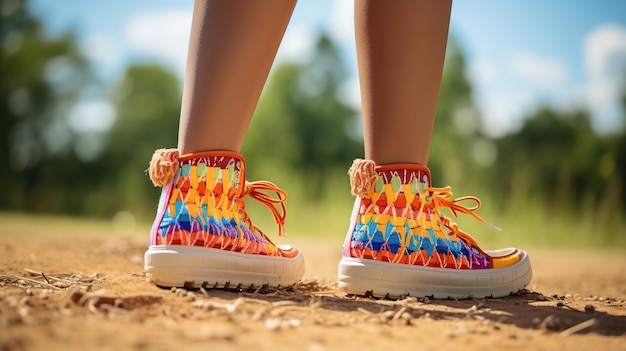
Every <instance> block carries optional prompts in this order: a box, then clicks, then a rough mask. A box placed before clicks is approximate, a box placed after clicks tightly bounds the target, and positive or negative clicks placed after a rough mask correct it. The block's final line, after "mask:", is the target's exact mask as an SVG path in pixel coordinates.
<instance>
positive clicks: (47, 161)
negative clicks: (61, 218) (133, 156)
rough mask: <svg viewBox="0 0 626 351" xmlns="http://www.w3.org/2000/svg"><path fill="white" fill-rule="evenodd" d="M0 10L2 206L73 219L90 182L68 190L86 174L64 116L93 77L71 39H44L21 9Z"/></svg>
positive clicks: (12, 2) (5, 5)
mask: <svg viewBox="0 0 626 351" xmlns="http://www.w3.org/2000/svg"><path fill="white" fill-rule="evenodd" d="M0 5H1V6H0V15H1V17H0V18H1V19H0V21H1V22H0V43H1V45H2V53H1V54H0V77H2V78H1V79H0V143H2V145H1V147H0V149H1V150H2V152H0V182H1V183H2V184H3V188H4V189H3V190H2V196H0V208H3V209H14V210H23V211H54V212H57V211H58V212H69V213H78V212H79V211H80V209H79V208H77V207H79V206H80V198H81V197H82V193H83V192H82V191H81V190H83V191H85V190H86V189H81V188H80V186H81V183H83V184H84V183H85V182H87V181H88V180H86V179H74V180H73V181H72V183H71V184H73V185H75V186H76V188H74V189H73V191H69V188H68V187H67V185H68V183H69V182H68V181H67V179H70V178H77V177H75V175H76V174H80V173H82V174H85V173H87V174H88V173H89V170H86V169H84V167H83V166H84V165H83V164H82V162H80V161H79V160H78V159H77V157H75V155H73V154H72V152H71V149H72V147H73V145H74V143H75V141H76V135H75V132H74V131H73V130H72V129H71V128H70V126H69V124H68V120H67V118H65V117H66V116H67V114H68V113H69V110H70V108H71V106H72V103H73V102H74V101H75V99H76V97H77V96H78V95H79V93H80V92H81V89H82V88H83V87H84V86H86V84H87V83H88V82H89V81H90V79H91V77H90V71H89V67H88V64H87V60H86V59H85V58H84V57H83V56H82V55H81V53H80V51H79V49H78V47H77V44H76V41H75V38H74V36H73V35H72V33H67V34H65V35H63V36H61V37H58V38H49V37H47V36H46V33H45V31H44V29H43V27H42V24H41V22H40V21H39V20H37V19H36V18H33V17H32V16H31V15H30V14H29V12H28V10H27V6H26V5H25V3H23V2H21V1H18V0H6V1H2V3H0ZM85 168H89V166H87V167H85ZM79 170H80V171H79Z"/></svg>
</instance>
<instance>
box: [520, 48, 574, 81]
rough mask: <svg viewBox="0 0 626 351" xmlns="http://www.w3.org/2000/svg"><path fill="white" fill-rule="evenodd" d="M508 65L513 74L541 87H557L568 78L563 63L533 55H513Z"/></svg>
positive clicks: (522, 53)
mask: <svg viewBox="0 0 626 351" xmlns="http://www.w3.org/2000/svg"><path fill="white" fill-rule="evenodd" d="M510 64H511V69H512V70H513V72H514V73H515V74H517V75H518V76H520V77H521V78H525V79H528V80H531V81H534V82H536V83H539V84H541V85H547V86H554V85H558V84H561V83H564V82H565V81H566V80H567V78H568V77H567V76H568V72H567V67H566V66H565V64H564V63H563V62H561V61H559V60H557V59H551V58H547V57H541V56H539V55H536V54H533V53H526V52H520V53H515V54H513V55H512V56H511V59H510Z"/></svg>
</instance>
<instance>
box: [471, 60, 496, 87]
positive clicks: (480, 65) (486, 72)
mask: <svg viewBox="0 0 626 351" xmlns="http://www.w3.org/2000/svg"><path fill="white" fill-rule="evenodd" d="M468 70H469V75H470V77H471V78H472V81H475V82H477V83H479V84H483V83H492V82H494V81H495V80H496V78H497V70H496V66H495V64H494V63H493V62H492V61H490V60H488V59H484V58H479V59H475V60H472V61H471V62H470V63H469V67H468Z"/></svg>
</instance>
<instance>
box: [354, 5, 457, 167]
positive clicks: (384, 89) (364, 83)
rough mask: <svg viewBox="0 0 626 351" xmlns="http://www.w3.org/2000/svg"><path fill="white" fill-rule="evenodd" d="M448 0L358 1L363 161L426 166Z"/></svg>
mask: <svg viewBox="0 0 626 351" xmlns="http://www.w3.org/2000/svg"><path fill="white" fill-rule="evenodd" d="M451 6H452V3H451V1H450V0H421V1H415V0H394V1H382V0H381V1H377V0H356V1H355V25H356V44H357V56H358V63H359V78H360V80H361V97H362V100H363V128H364V139H365V157H366V158H368V159H371V160H373V161H374V162H375V163H376V164H390V163H419V164H424V165H425V164H426V163H427V161H428V152H429V149H430V140H431V135H432V131H433V125H434V121H435V113H436V110H437V99H438V97H439V85H440V82H441V73H442V70H443V61H444V56H445V50H446V42H447V39H448V25H449V22H450V9H451Z"/></svg>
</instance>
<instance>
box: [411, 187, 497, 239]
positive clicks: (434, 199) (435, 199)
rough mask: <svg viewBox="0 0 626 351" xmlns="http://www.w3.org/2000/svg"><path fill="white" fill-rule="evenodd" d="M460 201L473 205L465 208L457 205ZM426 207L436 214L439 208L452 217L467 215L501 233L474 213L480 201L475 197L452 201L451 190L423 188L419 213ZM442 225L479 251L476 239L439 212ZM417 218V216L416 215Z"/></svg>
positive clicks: (448, 188) (446, 188)
mask: <svg viewBox="0 0 626 351" xmlns="http://www.w3.org/2000/svg"><path fill="white" fill-rule="evenodd" d="M462 201H473V202H474V203H475V205H474V206H473V207H465V206H463V205H461V204H459V203H460V202H462ZM426 205H430V206H431V207H432V210H433V211H434V212H438V211H439V209H441V208H448V209H449V210H450V211H451V212H452V214H453V215H454V217H458V216H459V213H465V214H468V215H470V216H472V217H474V218H475V219H477V220H478V221H479V222H481V223H483V224H484V225H486V226H488V227H489V228H491V229H493V230H496V231H502V229H500V228H498V227H496V226H494V225H493V224H490V223H487V222H486V221H485V220H484V219H483V218H482V217H480V216H479V215H477V214H476V213H474V212H475V211H477V210H478V209H479V208H480V200H479V199H478V198H477V197H475V196H463V197H459V198H456V199H452V189H451V188H450V187H449V186H448V187H445V188H432V187H429V188H425V189H424V190H423V191H422V193H421V195H420V212H423V211H424V208H425V206H426ZM439 214H440V217H441V220H442V225H443V226H446V227H448V228H449V229H450V230H451V231H452V232H453V233H454V234H456V236H458V237H460V238H462V239H463V240H465V241H466V242H467V243H468V244H470V246H472V247H474V248H477V249H479V250H480V247H479V246H478V243H477V242H476V239H474V238H473V237H472V236H471V235H470V234H468V233H466V232H464V231H462V230H460V229H459V226H458V225H457V224H456V223H454V222H452V221H451V220H450V219H449V218H447V217H446V216H444V215H443V214H441V212H439ZM418 217H419V215H418Z"/></svg>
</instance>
